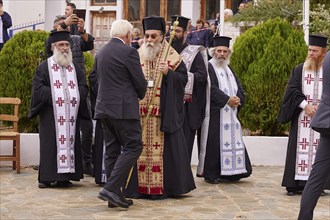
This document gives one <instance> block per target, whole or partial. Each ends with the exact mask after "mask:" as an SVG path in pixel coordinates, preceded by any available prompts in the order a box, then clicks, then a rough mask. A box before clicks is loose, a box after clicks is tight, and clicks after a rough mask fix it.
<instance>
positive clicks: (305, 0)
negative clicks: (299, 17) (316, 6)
mask: <svg viewBox="0 0 330 220" xmlns="http://www.w3.org/2000/svg"><path fill="white" fill-rule="evenodd" d="M303 30H304V35H305V36H304V39H305V42H306V44H307V45H308V44H309V42H308V41H309V40H308V38H309V37H308V36H309V0H303Z"/></svg>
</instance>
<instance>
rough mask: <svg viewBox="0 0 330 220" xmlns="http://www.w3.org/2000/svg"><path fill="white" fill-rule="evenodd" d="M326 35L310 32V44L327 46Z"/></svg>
mask: <svg viewBox="0 0 330 220" xmlns="http://www.w3.org/2000/svg"><path fill="white" fill-rule="evenodd" d="M327 40H328V38H327V37H326V36H323V35H320V34H310V35H309V46H318V47H327Z"/></svg>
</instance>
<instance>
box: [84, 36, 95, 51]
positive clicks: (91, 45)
mask: <svg viewBox="0 0 330 220" xmlns="http://www.w3.org/2000/svg"><path fill="white" fill-rule="evenodd" d="M93 49H94V37H93V36H92V35H90V34H88V39H87V41H84V40H83V38H81V50H82V51H90V50H93Z"/></svg>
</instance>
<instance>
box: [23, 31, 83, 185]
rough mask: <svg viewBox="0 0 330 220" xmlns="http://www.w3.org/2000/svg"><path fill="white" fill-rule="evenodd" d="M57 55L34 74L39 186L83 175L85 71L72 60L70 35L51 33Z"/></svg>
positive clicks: (32, 109) (67, 182) (33, 110)
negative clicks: (81, 131) (81, 122)
mask: <svg viewBox="0 0 330 220" xmlns="http://www.w3.org/2000/svg"><path fill="white" fill-rule="evenodd" d="M51 36H52V42H53V43H52V50H53V52H54V55H53V56H52V57H50V58H48V59H47V60H46V61H44V62H42V63H41V64H40V65H39V66H38V69H37V71H36V73H35V75H34V78H33V84H32V98H31V106H30V113H29V118H31V117H34V116H37V115H39V119H40V120H39V139H40V163H39V176H38V180H39V184H38V186H39V188H47V187H50V186H52V184H53V183H56V186H60V187H65V186H71V185H72V183H71V182H70V180H75V181H79V180H80V179H82V178H83V169H82V158H81V149H80V135H79V132H78V131H79V127H78V124H79V123H78V121H79V117H80V116H79V115H78V112H79V108H80V103H81V102H83V101H85V99H86V97H87V83H86V78H85V75H84V73H83V72H82V71H81V70H80V69H79V68H77V66H76V65H75V64H73V63H72V53H71V49H70V44H69V41H70V35H69V33H68V32H66V31H62V32H54V33H51Z"/></svg>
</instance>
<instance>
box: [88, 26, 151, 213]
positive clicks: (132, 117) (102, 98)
mask: <svg viewBox="0 0 330 220" xmlns="http://www.w3.org/2000/svg"><path fill="white" fill-rule="evenodd" d="M132 30H133V26H132V25H131V24H130V23H129V22H128V21H126V20H116V21H114V22H113V23H112V27H111V30H110V37H111V40H110V41H109V42H108V43H107V44H106V45H104V46H103V47H102V49H101V50H100V51H99V52H98V54H97V55H96V58H95V64H94V70H95V72H96V78H97V84H98V93H97V98H96V104H95V119H100V120H101V123H102V128H103V136H104V142H105V148H106V156H105V163H106V169H107V170H108V171H109V174H110V176H108V180H107V182H106V183H105V185H104V187H103V188H102V190H101V191H100V192H99V196H98V197H99V198H100V199H102V200H105V201H108V202H109V203H110V204H109V205H110V207H111V206H120V207H122V208H128V207H129V206H130V205H132V204H133V202H132V200H126V199H125V198H124V197H123V195H122V191H121V187H122V186H123V185H124V182H125V181H126V179H127V176H128V174H129V172H130V169H131V168H132V167H133V166H134V164H135V163H136V160H137V159H138V157H139V156H140V154H141V151H142V129H141V123H140V115H139V99H143V98H144V96H145V92H146V89H147V81H146V79H145V77H144V75H143V72H142V68H141V65H140V59H139V55H138V53H137V51H136V49H135V48H133V47H130V46H129V45H130V43H131V33H132ZM108 171H107V173H108Z"/></svg>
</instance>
